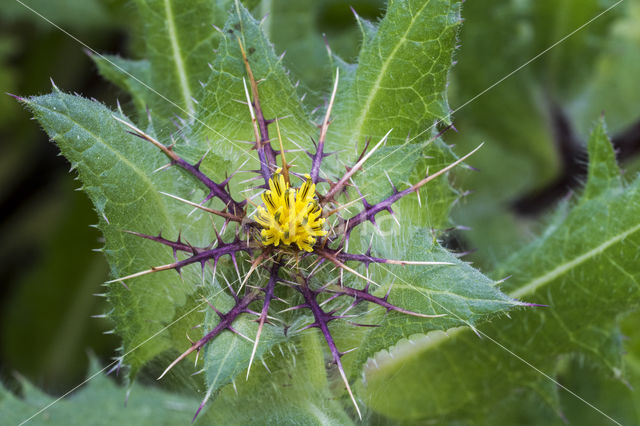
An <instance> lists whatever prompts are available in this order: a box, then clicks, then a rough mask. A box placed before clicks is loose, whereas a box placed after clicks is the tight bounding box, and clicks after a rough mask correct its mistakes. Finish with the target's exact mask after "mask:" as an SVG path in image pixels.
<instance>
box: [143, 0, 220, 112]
mask: <svg viewBox="0 0 640 426" xmlns="http://www.w3.org/2000/svg"><path fill="white" fill-rule="evenodd" d="M137 4H138V10H139V14H140V17H141V21H142V22H143V23H144V40H145V45H146V56H147V59H148V60H149V62H150V64H151V80H150V81H151V84H150V86H151V87H153V89H154V90H156V91H157V92H159V93H160V94H161V95H162V98H163V99H162V100H158V102H155V103H154V104H152V105H150V107H151V109H152V110H153V111H154V113H156V114H161V115H162V116H163V117H165V118H171V117H172V115H173V114H176V115H178V116H180V117H183V118H186V117H187V116H188V115H189V114H193V113H194V112H195V110H196V102H197V101H196V100H194V99H197V97H198V93H199V91H200V82H201V81H202V82H205V81H207V79H208V76H209V74H210V72H211V71H210V69H209V65H208V64H209V63H210V62H212V60H213V58H214V57H215V56H214V52H213V49H215V48H216V46H217V44H218V41H219V40H220V33H218V32H217V31H216V30H215V29H214V28H213V27H212V25H213V24H215V25H218V26H222V24H223V23H224V21H225V18H226V14H227V11H228V9H229V7H230V5H231V1H222V0H221V1H212V0H190V1H189V2H187V3H186V4H185V2H183V1H177V0H137Z"/></svg>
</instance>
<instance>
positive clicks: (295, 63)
mask: <svg viewBox="0 0 640 426" xmlns="http://www.w3.org/2000/svg"><path fill="white" fill-rule="evenodd" d="M23 1H24V3H26V4H27V5H29V6H30V7H32V8H33V9H34V10H36V11H37V12H38V13H40V14H41V15H43V16H44V17H46V18H47V19H49V20H51V21H52V22H53V23H55V24H56V25H58V26H60V27H61V28H63V29H64V30H65V31H68V32H69V33H71V34H73V35H74V36H76V37H77V38H78V39H80V40H82V41H83V42H85V43H86V44H87V45H89V46H91V48H93V49H95V50H96V51H98V52H103V53H111V54H120V55H122V56H126V57H132V56H134V55H133V54H132V53H131V52H134V51H138V50H139V49H136V43H137V42H136V31H137V28H139V23H138V22H137V17H136V13H135V5H133V4H131V2H128V1H126V0H23ZM187 3H188V2H187V1H185V5H186V4H187ZM249 3H250V4H251V5H253V7H254V10H255V14H256V16H260V15H261V12H265V11H270V14H271V16H275V15H277V14H282V15H285V14H288V15H290V16H291V18H290V19H291V21H290V22H292V25H288V26H278V27H274V28H270V34H269V35H270V37H271V38H272V40H273V42H274V43H275V45H276V50H277V51H278V52H282V51H284V50H286V51H287V56H286V57H285V63H286V65H287V66H288V67H289V68H290V69H291V70H292V72H293V75H295V76H296V78H300V79H301V80H302V84H305V85H306V86H307V88H308V89H309V93H310V95H311V96H309V97H308V99H309V103H310V105H309V106H310V107H314V106H316V105H313V102H317V104H320V102H321V99H322V93H321V90H323V89H325V88H327V87H329V82H330V79H331V73H332V71H331V69H330V68H329V65H328V61H327V60H326V50H325V47H324V44H325V41H324V39H323V37H322V34H323V33H324V34H326V37H325V38H326V40H327V42H328V43H329V45H330V46H331V48H332V50H333V51H334V52H337V53H338V54H339V55H340V56H341V57H342V58H343V59H345V60H347V61H349V60H353V58H354V57H355V56H356V54H357V51H358V47H359V43H360V35H359V30H358V28H357V26H356V24H355V21H354V18H353V14H352V12H351V10H350V6H351V7H353V8H354V9H355V10H356V11H357V13H358V14H359V15H360V16H363V17H365V18H367V19H371V20H375V19H377V18H378V17H380V16H381V15H382V14H383V8H384V2H383V1H374V0H369V1H367V0H354V1H343V0H324V1H311V0H301V1H296V2H291V1H286V0H270V1H267V2H265V3H263V4H260V2H258V1H252V2H249ZM612 6H613V8H612V9H611V10H608V8H610V7H612ZM607 10H608V11H607ZM603 12H604V14H603V15H602V16H600V17H598V18H597V19H596V20H594V21H593V22H592V23H590V24H588V25H587V26H585V27H584V28H583V29H580V30H578V31H577V32H576V33H575V34H573V35H571V36H570V37H569V38H567V39H566V40H565V41H563V42H562V43H560V44H559V45H557V46H556V47H554V48H552V49H551V50H549V52H548V53H545V54H544V55H542V56H541V57H540V58H538V59H536V60H535V61H533V62H532V63H530V64H529V65H527V66H526V67H524V68H523V69H522V70H520V71H518V72H517V73H515V74H514V75H513V76H511V77H510V78H508V79H507V80H505V81H504V82H501V83H500V84H499V85H497V86H496V87H495V88H493V89H491V90H490V91H488V92H486V93H485V94H483V95H482V96H480V97H478V98H477V99H474V98H475V97H476V95H478V94H480V93H482V92H483V91H484V90H485V89H487V88H489V87H491V86H492V85H493V84H494V83H496V82H498V81H499V80H500V79H501V78H503V77H505V76H507V75H508V74H509V73H511V72H512V71H514V70H516V69H517V68H518V67H520V66H521V65H523V64H524V63H526V62H527V61H529V60H530V59H532V58H534V57H536V55H538V54H539V53H541V52H543V51H544V50H545V49H547V48H549V47H550V46H552V45H553V44H554V43H555V42H557V41H559V40H561V39H562V38H563V37H565V36H566V35H568V34H571V33H572V32H573V31H575V30H576V29H578V28H580V27H581V26H582V25H583V24H585V23H587V22H589V21H590V20H591V19H593V18H594V17H596V16H598V15H599V14H601V13H603ZM463 17H464V18H465V23H464V26H463V30H462V33H461V34H460V49H459V50H458V51H457V53H456V62H457V63H456V66H455V67H454V68H453V72H452V76H451V84H450V103H451V107H452V109H454V110H456V112H455V114H454V123H455V126H456V128H457V132H452V131H450V132H449V133H448V134H447V135H446V137H445V140H447V142H449V143H454V144H455V145H456V152H458V153H463V152H466V151H467V150H469V149H471V148H473V147H475V146H477V145H478V144H479V143H480V142H482V141H484V142H486V143H487V144H486V146H485V148H483V150H481V152H480V153H479V154H478V155H477V156H476V157H474V166H476V167H477V168H478V169H479V171H478V172H477V173H467V174H465V175H462V174H461V175H459V176H456V180H457V182H456V183H457V185H458V186H459V187H460V188H463V189H464V190H468V191H470V195H469V196H467V197H465V198H464V199H463V200H462V201H461V202H460V203H459V205H458V206H457V207H456V210H455V211H454V215H453V219H452V225H460V226H459V227H458V229H457V230H454V231H452V232H450V233H449V234H447V237H446V238H447V240H446V244H448V245H449V246H450V247H451V248H455V249H457V250H463V251H466V250H470V251H473V254H472V255H471V258H470V260H472V261H473V262H474V264H475V266H476V267H478V268H480V269H481V270H482V271H484V272H486V273H490V272H491V270H493V268H494V267H495V266H496V264H497V263H498V262H499V261H500V260H501V259H504V257H505V256H506V255H507V254H508V253H510V252H512V251H513V250H514V249H515V248H517V247H519V246H522V245H523V244H525V243H526V242H527V241H529V240H530V239H531V238H533V237H534V236H535V234H536V232H537V231H538V230H539V229H540V227H541V225H540V224H541V223H544V222H545V220H546V217H547V216H548V215H549V214H550V212H552V211H553V207H554V206H555V205H556V204H557V202H558V201H559V200H561V199H563V198H565V197H567V196H569V195H570V194H571V193H572V192H573V191H578V190H579V188H580V185H581V183H582V182H583V181H584V177H585V173H586V161H587V158H586V155H585V150H584V146H585V142H586V138H587V135H588V134H589V131H590V130H591V128H592V126H593V123H594V122H595V120H596V119H597V118H598V117H599V116H600V114H602V113H604V114H605V117H606V119H607V122H608V124H609V131H610V136H611V137H612V139H613V142H614V145H615V147H616V150H617V153H618V156H619V160H620V161H621V163H622V165H623V168H624V169H625V173H627V175H628V176H633V175H635V173H636V172H637V170H638V168H639V164H640V162H639V160H638V155H637V154H638V152H639V151H640V79H639V78H638V76H639V75H640V25H639V24H638V22H640V0H624V1H623V2H615V1H609V0H491V1H490V0H482V1H480V0H468V1H466V2H465V4H464V9H463ZM268 19H269V18H268ZM267 25H268V24H267ZM50 79H52V80H53V81H55V83H56V85H57V86H58V87H60V88H61V89H62V90H65V91H70V92H78V93H79V94H81V95H83V96H85V97H93V98H96V99H98V100H100V101H102V102H104V103H106V104H107V105H111V106H115V105H116V102H117V100H119V101H120V102H121V104H122V105H123V107H124V109H125V110H126V109H127V108H131V107H132V106H131V105H130V104H129V100H128V98H127V96H126V94H124V93H122V92H120V91H119V90H118V89H116V88H115V87H114V86H112V85H110V84H109V83H107V82H106V81H105V80H103V79H102V78H101V77H100V76H99V75H98V73H97V70H96V67H95V66H94V64H93V62H92V61H91V60H90V58H89V57H88V56H87V55H86V54H85V53H84V51H83V47H82V46H81V45H80V44H78V42H76V41H74V40H73V39H72V38H70V37H69V36H68V35H65V34H64V33H63V32H62V31H60V30H59V29H56V28H55V27H54V26H53V25H51V23H48V22H46V21H45V20H44V19H43V18H42V17H40V16H38V15H37V14H35V13H34V12H33V11H30V10H29V9H27V8H25V7H24V6H23V5H21V4H20V3H19V2H17V1H14V0H2V2H1V3H0V93H2V95H0V141H1V142H0V267H1V268H2V277H3V279H2V284H1V285H0V380H2V382H3V383H4V384H5V385H6V386H7V387H9V388H10V389H14V390H18V389H17V388H18V387H17V382H16V380H15V377H16V376H15V375H16V374H20V375H22V376H24V377H26V378H28V379H29V380H30V381H31V382H33V383H35V384H36V385H38V386H39V387H41V388H42V389H44V390H45V391H46V392H48V393H51V394H62V393H64V392H65V391H66V390H68V389H69V388H71V387H73V386H74V385H76V384H77V383H79V382H80V381H82V379H83V378H84V377H85V376H86V374H87V368H88V363H89V356H88V354H95V356H97V358H98V359H99V360H100V361H101V362H102V363H104V364H106V363H107V362H109V361H110V359H111V357H112V356H113V355H114V353H115V348H116V347H117V346H118V344H119V343H118V338H117V337H116V336H113V335H110V334H105V333H108V330H110V326H109V324H108V323H106V322H105V321H104V320H102V319H100V318H93V319H90V316H91V315H96V314H100V313H102V312H104V311H105V310H107V309H108V306H105V305H104V303H103V300H104V299H103V298H101V297H95V296H94V294H99V293H102V292H103V287H102V286H101V283H102V282H103V281H104V280H105V279H107V265H106V263H105V260H104V258H103V257H102V255H101V254H99V253H95V252H93V251H92V249H94V248H97V247H99V246H100V245H101V244H100V241H99V240H100V238H101V236H100V234H99V232H98V231H97V230H95V229H94V228H92V227H91V224H93V223H95V222H96V219H95V213H94V211H93V209H92V207H91V205H90V203H89V201H88V199H87V197H86V196H85V195H84V194H83V193H82V192H78V191H75V189H76V188H78V186H79V183H78V182H77V181H74V177H75V175H74V174H72V173H71V174H70V173H69V172H68V169H69V165H68V163H67V162H66V160H64V159H63V158H61V157H59V156H58V152H57V148H56V147H55V146H54V145H53V144H52V143H50V142H48V140H47V139H48V138H47V136H46V135H45V133H44V132H42V131H41V129H40V128H39V126H38V125H37V123H35V122H33V121H32V120H30V116H29V114H28V113H27V112H26V111H24V110H23V109H22V107H21V106H20V105H19V104H18V103H17V102H16V101H15V100H14V99H13V98H11V97H9V96H6V95H4V93H5V92H8V93H13V94H17V95H21V96H30V95H36V94H43V93H46V92H49V91H50V88H51V82H50ZM472 99H474V100H473V101H472V102H470V103H468V104H467V101H469V100H472ZM460 106H462V108H460V110H459V111H457V109H458V107H460ZM496 158H498V159H499V161H496ZM496 164H500V165H501V167H499V168H497V167H496V166H495V165H496ZM638 323H639V322H638V317H637V316H636V317H632V318H627V319H626V320H625V322H623V324H622V327H623V329H624V330H625V332H626V333H627V335H628V336H629V337H630V340H629V342H630V343H628V345H630V350H632V351H634V350H635V352H636V353H637V352H638V351H639V350H640V343H639V342H640V336H637V334H638V332H637V331H636V330H638V329H640V327H637V325H638ZM633 345H635V346H633ZM633 348H635V349H633ZM576 368H577V370H576V369H575V368H574V369H567V370H566V371H567V372H566V377H565V379H566V380H573V381H574V384H575V386H581V385H580V382H579V376H580V375H579V374H578V373H579V371H581V370H580V369H581V368H583V367H581V366H578V367H576ZM584 368H586V367H584ZM574 376H575V377H574ZM583 386H584V388H585V392H586V391H587V390H588V389H589V388H590V387H589V386H588V384H583ZM578 393H579V392H578ZM631 408H633V407H631Z"/></svg>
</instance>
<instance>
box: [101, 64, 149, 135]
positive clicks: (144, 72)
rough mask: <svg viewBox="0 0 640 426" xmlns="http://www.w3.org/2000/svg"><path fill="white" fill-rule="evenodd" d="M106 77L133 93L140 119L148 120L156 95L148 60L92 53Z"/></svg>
mask: <svg viewBox="0 0 640 426" xmlns="http://www.w3.org/2000/svg"><path fill="white" fill-rule="evenodd" d="M91 59H93V61H94V62H95V63H96V65H97V66H98V71H99V72H100V74H102V76H103V77H104V78H106V79H107V80H109V81H111V82H112V83H114V84H115V85H116V86H118V87H120V88H121V89H122V90H124V91H126V92H128V93H129V95H131V98H132V100H133V103H134V105H135V108H136V112H137V114H138V121H139V122H142V121H144V120H146V116H147V106H150V105H153V104H154V102H158V101H157V100H154V97H155V96H156V95H155V94H154V93H153V92H152V91H151V89H150V87H151V86H150V84H151V65H150V64H149V61H147V60H139V61H134V60H131V59H124V58H121V57H120V56H115V55H91Z"/></svg>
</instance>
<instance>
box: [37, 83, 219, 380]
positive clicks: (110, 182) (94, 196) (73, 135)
mask: <svg viewBox="0 0 640 426" xmlns="http://www.w3.org/2000/svg"><path fill="white" fill-rule="evenodd" d="M25 102H26V105H27V106H28V107H29V109H30V110H31V111H32V112H33V114H34V116H35V117H36V118H37V119H38V120H39V121H40V123H41V124H42V126H43V127H44V129H45V130H46V131H47V133H48V134H49V136H50V137H51V138H52V139H53V140H54V141H55V142H56V143H57V145H58V146H59V148H60V150H61V152H62V153H63V155H64V156H65V157H66V158H67V159H68V160H69V161H70V162H71V164H72V166H73V167H74V168H77V169H78V172H79V175H80V179H81V180H82V182H83V185H84V186H83V188H84V190H85V191H86V192H87V193H88V195H89V197H90V199H91V201H92V202H93V204H94V206H95V209H96V211H97V214H98V218H99V221H100V222H99V225H98V226H99V228H100V230H101V231H102V232H103V234H104V235H105V241H106V243H105V247H104V248H103V251H104V253H105V254H106V256H107V259H108V261H109V263H110V265H111V273H112V275H113V276H114V277H123V276H126V275H129V274H132V273H136V272H139V271H141V270H145V269H148V268H149V267H151V266H157V265H162V264H166V263H171V262H172V261H173V257H172V255H171V250H170V249H168V248H166V247H163V246H161V245H159V244H157V243H154V242H152V241H148V240H143V239H141V238H139V237H135V236H133V235H128V234H126V233H124V232H123V231H125V230H131V231H136V232H142V233H147V234H155V235H157V234H158V233H160V232H163V233H164V235H165V236H166V237H168V238H176V237H177V235H178V231H182V235H183V237H185V238H187V239H189V240H190V242H192V243H193V244H197V245H203V246H204V245H207V244H209V242H210V241H211V240H210V239H211V238H212V235H211V232H212V231H211V227H210V222H209V220H208V218H207V217H206V216H204V215H201V214H196V216H195V217H194V218H193V220H192V221H190V222H189V223H188V224H185V223H184V220H183V218H184V217H186V215H187V214H188V213H189V209H188V208H187V207H186V206H183V205H180V204H178V203H177V202H172V201H170V200H169V199H168V198H167V197H164V196H162V194H160V191H166V192H170V193H175V194H178V195H180V194H182V195H183V196H187V194H189V193H190V192H191V191H192V189H193V185H194V181H193V180H192V179H190V178H186V176H184V175H183V174H181V173H180V172H179V171H177V170H169V171H166V172H164V173H153V171H154V170H156V169H157V168H158V167H160V166H162V165H164V164H165V163H166V160H165V159H164V158H163V155H162V154H161V153H160V152H159V151H158V150H157V149H156V148H155V147H153V146H152V145H151V144H149V143H147V142H144V141H142V140H141V139H139V138H136V137H134V136H133V135H130V134H128V133H127V132H126V130H125V129H124V128H123V126H122V125H121V124H120V123H118V122H117V121H116V120H115V118H114V117H113V115H114V114H115V112H113V111H111V110H109V109H108V108H106V107H104V106H103V105H101V104H99V103H97V102H92V101H89V100H87V99H83V98H81V97H78V96H71V95H67V94H65V93H62V92H59V91H55V92H53V93H52V94H49V95H45V96H40V97H34V98H30V99H28V100H26V101H25ZM122 182H127V184H126V185H122ZM192 217H193V216H192ZM185 272H186V275H185V279H186V280H187V283H194V282H196V283H197V282H198V280H199V278H197V277H198V276H199V274H198V272H196V271H191V270H189V271H185ZM194 275H195V277H194ZM193 292H194V287H193V286H192V285H190V284H188V285H185V284H184V283H181V281H180V279H179V278H178V276H177V275H176V274H175V273H174V272H170V271H169V272H165V273H159V274H154V275H151V276H146V277H140V278H138V279H136V280H135V281H131V282H130V283H129V289H126V288H125V287H124V286H123V285H121V284H120V283H113V284H111V285H109V296H108V298H109V301H110V303H111V304H112V305H113V307H114V309H113V312H112V313H111V315H110V318H111V319H112V320H113V321H114V322H115V329H116V332H117V333H118V334H119V335H120V336H121V337H122V339H123V349H124V352H125V353H127V355H126V357H125V359H124V362H125V363H126V364H129V365H130V366H131V368H132V370H131V372H132V376H135V374H136V372H137V371H138V370H139V369H140V368H141V367H142V366H143V365H144V364H146V363H147V362H149V361H150V360H151V359H153V358H154V357H155V356H157V355H158V354H160V353H161V352H163V351H165V350H168V349H170V348H172V347H173V345H174V343H175V342H172V340H171V339H170V338H169V334H168V333H167V332H166V331H162V330H164V326H165V325H166V324H168V323H170V322H171V321H172V320H173V319H174V314H175V312H176V307H178V306H182V305H184V304H186V303H187V301H190V300H191V294H193ZM194 315H195V316H197V313H196V314H194ZM149 318H153V319H154V321H149ZM191 320H193V316H192V317H191ZM143 343H144V344H143Z"/></svg>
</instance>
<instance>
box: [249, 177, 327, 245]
mask: <svg viewBox="0 0 640 426" xmlns="http://www.w3.org/2000/svg"><path fill="white" fill-rule="evenodd" d="M280 171H281V170H280V169H278V170H277V171H276V173H275V174H274V175H273V176H272V178H271V179H269V189H268V190H266V191H265V192H264V193H263V194H262V202H263V203H264V207H263V206H259V207H258V213H257V214H256V222H258V223H259V224H260V225H261V226H262V228H263V229H262V232H261V233H260V236H261V237H262V244H264V245H270V244H273V245H274V246H275V247H277V246H278V245H280V243H282V244H283V245H287V246H289V245H292V244H294V243H295V244H296V245H297V246H298V248H299V249H300V250H305V251H308V252H311V251H313V245H314V244H315V243H316V238H315V237H321V236H323V235H326V234H327V231H325V230H324V229H322V225H323V224H324V218H322V217H320V216H322V208H321V207H320V206H319V205H318V202H317V200H316V199H315V195H316V185H315V184H314V183H313V182H312V181H311V177H310V176H309V175H306V178H307V180H306V181H305V182H304V183H303V184H302V186H301V187H300V188H297V189H296V188H290V187H289V184H288V183H287V182H286V181H285V179H284V176H282V174H281V173H280Z"/></svg>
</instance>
